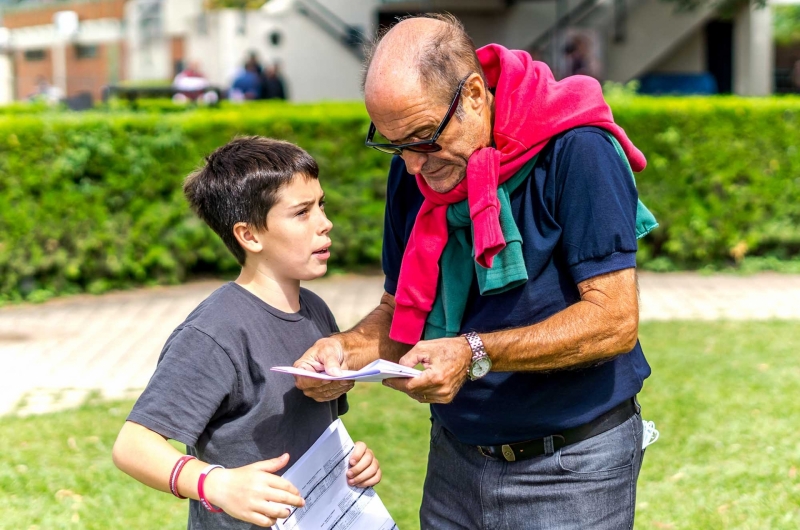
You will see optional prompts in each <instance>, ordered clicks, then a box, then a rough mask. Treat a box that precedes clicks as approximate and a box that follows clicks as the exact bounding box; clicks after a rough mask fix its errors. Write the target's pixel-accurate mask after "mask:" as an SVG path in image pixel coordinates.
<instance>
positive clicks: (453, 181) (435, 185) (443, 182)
mask: <svg viewBox="0 0 800 530" xmlns="http://www.w3.org/2000/svg"><path fill="white" fill-rule="evenodd" d="M422 177H423V178H424V179H425V182H426V183H427V184H428V187H429V188H430V189H432V190H433V191H435V192H436V193H447V192H448V191H450V190H452V189H453V188H455V187H456V186H458V183H459V182H461V179H462V178H463V177H461V176H458V177H456V178H447V177H445V178H431V179H429V178H428V177H426V176H425V175H424V174H423V175H422Z"/></svg>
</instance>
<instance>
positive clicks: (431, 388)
mask: <svg viewBox="0 0 800 530" xmlns="http://www.w3.org/2000/svg"><path fill="white" fill-rule="evenodd" d="M399 363H400V364H402V365H403V366H410V367H413V366H416V365H417V364H419V363H422V365H423V367H424V368H425V371H424V372H422V374H420V375H418V376H417V377H412V378H407V379H405V378H392V379H386V380H385V381H384V382H383V384H384V385H386V386H388V387H391V388H394V389H395V390H399V391H401V392H405V393H406V394H408V395H409V396H411V397H412V398H413V399H416V400H417V401H419V402H420V403H450V402H451V401H453V399H454V398H455V397H456V394H458V391H459V390H460V389H461V386H462V385H463V384H464V381H466V380H467V371H468V370H469V367H470V365H471V364H472V350H471V349H470V347H469V343H467V339H465V338H464V337H453V338H447V339H436V340H426V341H421V342H418V343H417V345H416V346H414V347H413V348H411V351H409V352H408V353H407V354H405V355H404V356H403V357H402V358H401V359H400V361H399Z"/></svg>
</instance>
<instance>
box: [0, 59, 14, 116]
mask: <svg viewBox="0 0 800 530" xmlns="http://www.w3.org/2000/svg"><path fill="white" fill-rule="evenodd" d="M13 73H14V70H13V65H12V62H11V56H10V55H9V54H7V53H0V105H5V104H7V103H11V102H12V101H14V77H13Z"/></svg>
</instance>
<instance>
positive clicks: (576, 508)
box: [420, 414, 643, 530]
mask: <svg viewBox="0 0 800 530" xmlns="http://www.w3.org/2000/svg"><path fill="white" fill-rule="evenodd" d="M642 456H643V451H642V418H641V416H640V415H639V414H636V415H634V416H632V417H631V418H630V419H628V420H627V421H625V422H624V423H622V424H621V425H619V426H618V427H615V428H613V429H611V430H610V431H606V432H604V433H602V434H598V435H597V436H594V437H592V438H589V439H587V440H583V441H582V442H578V443H575V444H572V445H568V446H566V447H562V448H561V449H560V450H558V451H556V452H555V454H552V455H544V456H539V457H536V458H531V459H528V460H520V461H516V462H506V461H504V460H499V459H494V458H490V457H485V456H483V455H481V454H480V453H479V452H478V449H477V448H476V447H475V446H472V445H465V444H462V443H461V442H459V441H458V440H456V439H455V437H454V436H453V435H452V434H451V433H450V432H449V431H448V430H447V429H445V428H443V427H442V425H441V424H440V423H439V422H437V421H435V420H434V421H433V425H432V427H431V446H430V454H429V456H428V473H427V476H426V477H425V488H424V491H423V497H422V507H421V508H420V526H421V528H422V530H456V529H458V530H539V529H541V530H567V529H575V530H578V529H580V530H587V529H588V530H621V529H631V528H633V515H634V509H635V506H636V480H637V479H638V477H639V469H640V468H641V465H642Z"/></svg>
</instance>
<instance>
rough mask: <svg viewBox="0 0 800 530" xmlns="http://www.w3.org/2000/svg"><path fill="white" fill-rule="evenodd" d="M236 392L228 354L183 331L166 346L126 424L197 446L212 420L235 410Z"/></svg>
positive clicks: (190, 329) (197, 333)
mask: <svg viewBox="0 0 800 530" xmlns="http://www.w3.org/2000/svg"><path fill="white" fill-rule="evenodd" d="M236 391H237V374H236V369H235V367H234V365H233V362H231V360H230V358H229V357H228V354H227V353H226V352H225V351H224V350H223V349H222V348H221V347H220V346H219V345H218V344H217V343H216V341H214V340H213V339H212V338H211V337H209V336H208V335H206V334H205V333H203V332H202V331H200V330H198V329H195V328H193V327H183V328H180V329H178V330H176V331H175V332H173V334H172V336H171V337H170V338H169V340H168V341H167V343H166V345H165V346H164V350H163V351H162V353H161V357H160V359H159V361H158V365H157V366H156V371H155V373H154V374H153V376H152V377H151V378H150V382H149V383H148V384H147V388H146V389H145V391H144V392H143V393H142V395H141V396H140V397H139V399H138V401H137V402H136V404H135V405H134V407H133V410H132V411H131V413H130V415H129V416H128V421H132V422H134V423H138V424H140V425H143V426H144V427H147V428H148V429H150V430H152V431H155V432H157V433H159V434H161V435H162V436H166V437H167V438H170V439H173V440H177V441H179V442H181V443H184V444H186V445H187V446H195V444H196V443H197V440H198V438H199V437H200V435H201V434H202V433H203V431H205V429H206V428H207V427H208V425H209V424H210V423H212V422H213V420H214V418H215V417H216V416H218V415H221V414H223V413H224V412H225V411H227V410H229V409H231V408H233V407H234V406H235V402H236Z"/></svg>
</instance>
